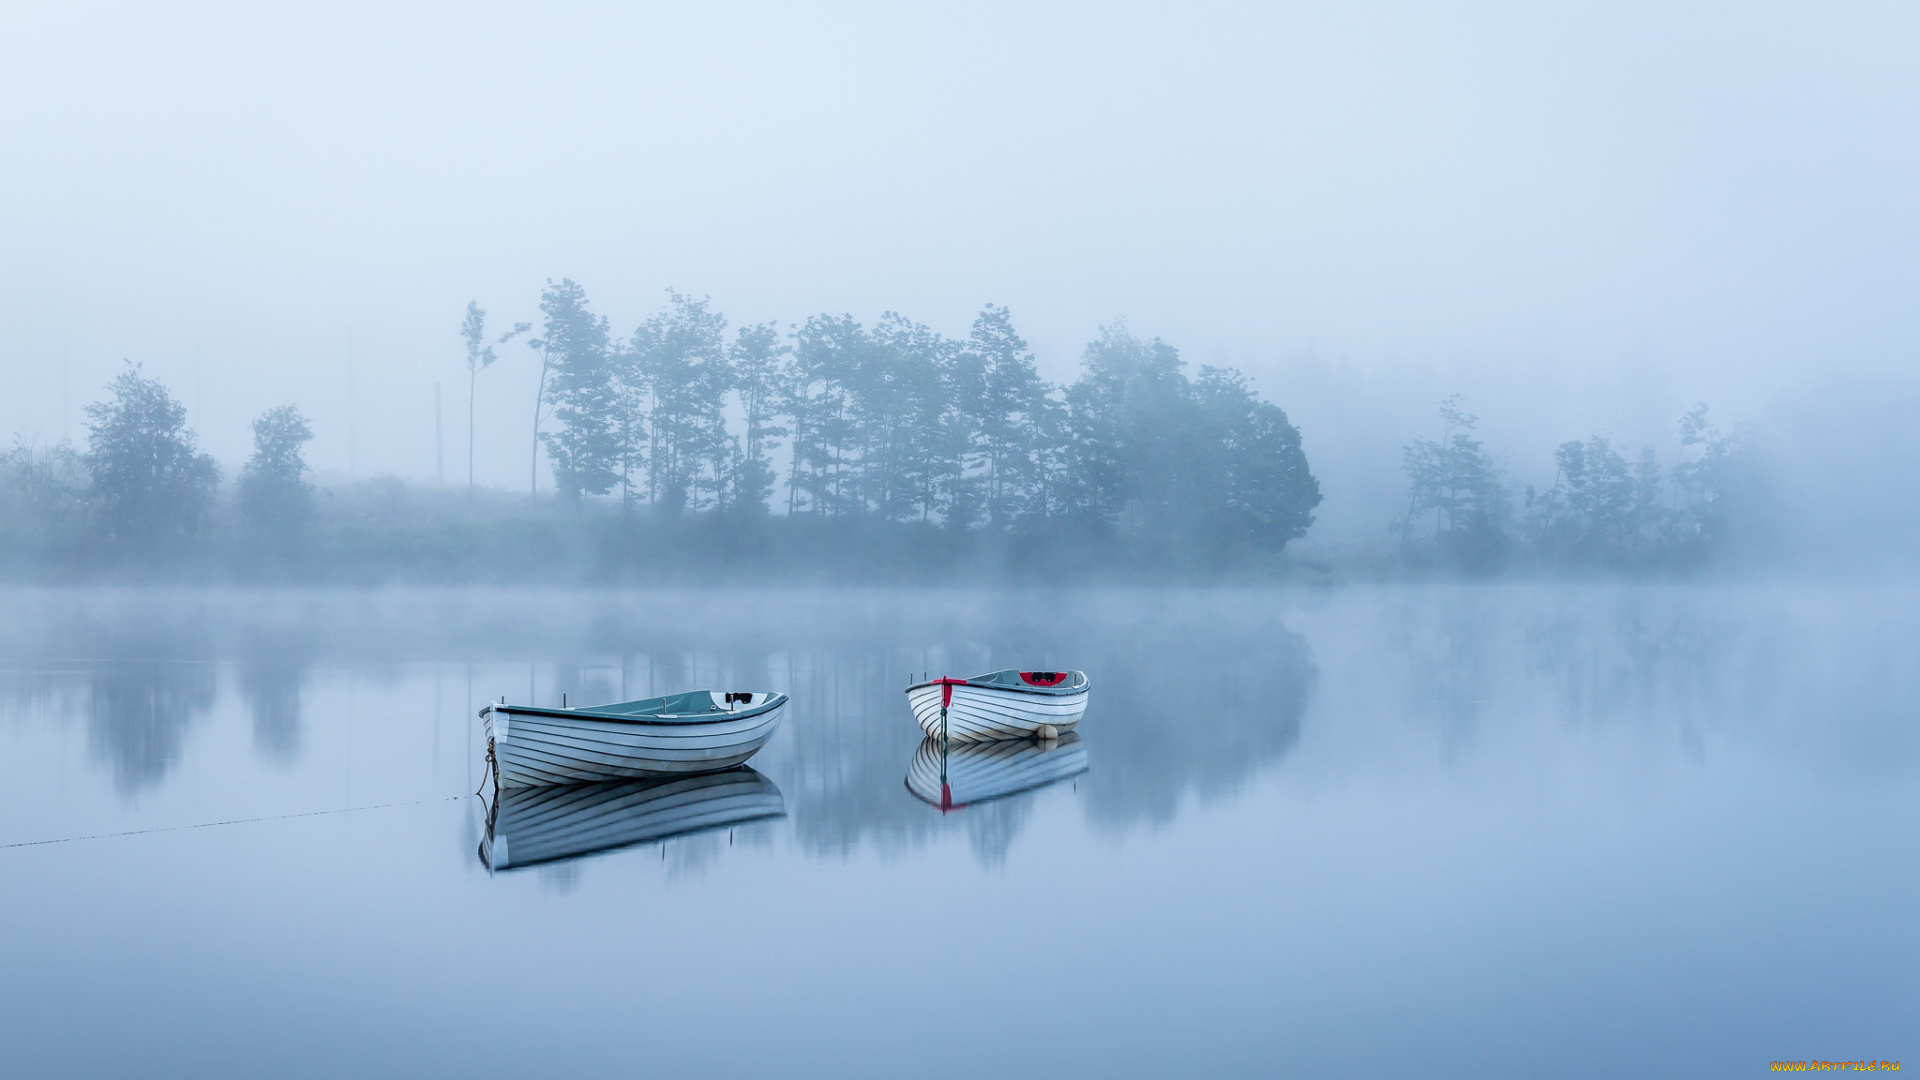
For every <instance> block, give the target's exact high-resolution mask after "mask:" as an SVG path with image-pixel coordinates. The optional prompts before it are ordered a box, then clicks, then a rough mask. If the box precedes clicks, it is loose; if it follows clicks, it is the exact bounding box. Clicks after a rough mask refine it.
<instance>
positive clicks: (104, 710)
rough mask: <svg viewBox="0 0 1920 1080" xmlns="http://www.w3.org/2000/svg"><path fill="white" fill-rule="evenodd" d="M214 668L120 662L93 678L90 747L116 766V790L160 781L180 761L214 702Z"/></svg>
mask: <svg viewBox="0 0 1920 1080" xmlns="http://www.w3.org/2000/svg"><path fill="white" fill-rule="evenodd" d="M215 686H216V683H215V678H214V668H213V665H211V664H195V663H119V664H110V665H107V666H105V667H103V668H101V669H99V670H98V671H96V672H95V673H94V674H93V675H92V678H91V685H90V688H89V689H90V693H89V695H88V705H87V748H88V752H89V753H90V754H91V755H92V757H93V759H94V760H95V761H104V762H106V763H107V764H108V765H109V766H110V767H111V768H112V770H113V786H114V790H116V791H118V792H119V793H121V794H122V795H132V794H135V793H138V792H139V791H141V790H142V789H145V788H150V787H153V786H155V785H157V784H159V782H160V780H161V779H162V778H163V777H165V776H166V774H167V771H168V770H169V769H171V768H173V767H174V766H175V765H176V764H178V763H179V761H180V745H181V742H182V740H183V738H184V736H185V734H186V730H187V728H188V727H189V726H191V725H192V723H193V721H194V720H195V719H196V718H197V717H199V716H200V715H201V714H203V713H205V712H207V711H208V710H209V709H211V708H212V707H213V698H214V691H215Z"/></svg>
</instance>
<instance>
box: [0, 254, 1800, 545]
mask: <svg viewBox="0 0 1920 1080" xmlns="http://www.w3.org/2000/svg"><path fill="white" fill-rule="evenodd" d="M540 311H541V315H542V321H541V325H540V326H539V327H538V328H536V327H534V326H533V325H531V324H527V323H520V324H515V325H513V326H511V327H508V328H506V329H504V331H502V332H494V331H491V330H489V328H488V325H487V317H486V312H485V311H484V310H483V309H481V308H480V306H479V305H478V304H477V303H474V304H469V305H468V307H467V311H466V316H465V319H464V320H463V321H462V322H461V324H460V329H459V342H460V345H461V347H462V348H463V350H464V359H465V362H466V368H467V374H468V387H467V390H468V439H469V444H470V445H469V454H468V460H469V476H468V478H467V484H466V486H465V488H449V487H448V486H446V485H409V484H405V483H402V482H400V481H398V480H394V479H392V478H386V479H382V480H375V481H369V482H364V483H359V484H355V485H351V487H349V488H348V489H345V490H339V491H321V492H317V491H316V489H315V486H314V484H313V482H312V479H311V476H310V470H309V469H308V467H307V465H306V463H305V460H304V456H303V451H304V447H305V444H306V443H307V442H308V441H309V440H311V439H312V437H313V433H312V430H311V427H310V424H309V421H308V420H307V418H306V417H305V416H304V415H303V414H302V413H301V412H300V410H299V409H298V408H297V407H296V406H295V405H291V404H289V405H283V406H279V407H277V408H274V409H271V410H269V411H267V412H266V413H264V414H263V415H261V416H260V417H258V418H257V419H255V420H254V421H253V435H254V452H253V455H252V456H251V457H250V458H249V459H248V461H247V462H246V463H245V465H244V466H243V467H242V468H241V469H240V471H239V473H238V475H237V476H236V477H234V478H233V481H232V483H231V484H224V483H223V477H222V475H221V470H220V469H219V467H218V466H217V465H216V463H215V462H214V460H213V459H212V458H211V457H210V456H209V455H207V454H205V453H202V452H200V451H199V450H198V448H197V441H196V439H195V436H194V433H193V431H192V429H191V428H190V427H189V425H188V423H187V416H186V410H185V408H184V407H183V406H182V405H181V404H180V403H179V402H178V401H177V400H175V399H174V398H173V396H172V395H171V394H170V393H169V392H168V391H167V389H166V388H165V387H164V386H162V385H161V384H160V383H159V382H158V381H156V380H154V379H150V378H147V377H145V376H144V375H143V374H142V373H141V371H140V369H139V367H138V366H137V365H133V364H129V365H128V367H127V369H126V370H125V371H123V372H122V373H121V374H120V375H119V376H118V377H117V378H116V379H115V380H114V381H113V382H112V383H111V384H110V386H109V387H108V396H107V397H106V398H105V399H103V400H101V401H99V402H96V403H94V404H93V405H90V406H88V408H87V415H88V420H89V434H88V438H87V445H86V447H85V448H84V449H78V448H75V447H73V446H70V445H65V444H62V445H57V446H54V447H50V448H36V447H30V446H26V445H22V444H18V443H16V445H15V446H14V448H13V449H12V450H11V451H10V452H8V453H7V454H6V455H5V456H4V458H0V567H3V568H4V569H5V571H6V572H7V574H8V576H10V577H12V578H14V579H16V580H18V579H33V578H51V579H77V578H106V579H116V578H120V579H127V578H133V579H137V578H141V577H149V576H152V575H154V574H155V573H161V574H163V575H164V576H168V577H174V578H180V577H184V578H188V579H204V580H315V581H344V582H369V583H370V582H378V581H389V580H418V581H484V580H497V581H553V582H564V581H588V580H592V581H609V580H642V581H644V580H665V579H668V578H675V577H684V576H689V575H691V576H693V577H696V578H711V577H714V576H735V575H745V576H752V577H780V578H786V579H791V578H795V577H799V578H808V577H820V578H830V579H839V580H845V579H849V578H863V579H871V580H924V579H926V578H927V577H928V576H929V575H931V576H933V577H939V576H941V575H947V574H962V575H967V576H975V577H978V576H1005V577H1010V578H1012V579H1032V578H1034V577H1035V576H1043V577H1046V578H1050V579H1058V578H1060V577H1062V576H1066V577H1075V578H1085V577H1088V576H1095V577H1098V576H1102V575H1105V574H1109V573H1111V574H1124V575H1128V576H1135V577H1137V576H1142V575H1144V576H1147V577H1153V576H1155V575H1163V576H1171V577H1179V578H1191V577H1194V576H1205V575H1212V574H1219V573H1223V572H1231V573H1235V574H1240V575H1244V574H1247V573H1253V574H1256V575H1260V576H1272V575H1283V574H1289V573H1294V574H1297V573H1308V574H1314V573H1318V574H1325V573H1327V572H1329V568H1328V567H1326V566H1324V565H1320V564H1317V563H1312V562H1309V563H1308V564H1306V565H1305V567H1304V569H1303V567H1302V566H1299V565H1292V564H1288V563H1284V562H1283V561H1281V560H1280V558H1279V556H1280V553H1281V552H1282V550H1283V549H1285V548H1286V547H1287V545H1288V544H1289V543H1291V542H1293V541H1295V540H1298V539H1299V538H1300V537H1302V536H1303V535H1305V534H1306V532H1307V530H1308V529H1309V527H1310V526H1311V525H1312V524H1313V512H1314V508H1315V507H1316V506H1318V505H1319V503H1320V501H1321V493H1320V487H1319V483H1318V482H1317V481H1316V480H1315V478H1314V476H1313V473H1312V471H1311V469H1310V468H1309V466H1308V462H1307V457H1306V454H1305V452H1304V451H1303V449H1302V446H1301V436H1300V432H1299V430H1298V429H1297V428H1296V427H1295V426H1294V425H1293V424H1292V423H1291V422H1290V421H1289V420H1288V418H1287V415H1286V413H1285V412H1284V411H1282V410H1281V409H1280V407H1279V406H1277V405H1275V404H1273V403H1271V402H1267V401H1264V400H1262V399H1261V398H1260V396H1259V395H1257V394H1256V393H1254V392H1253V390H1252V389H1251V388H1250V387H1249V386H1248V384H1247V381H1246V379H1245V378H1244V377H1242V376H1241V375H1240V374H1239V373H1238V372H1236V371H1233V370H1229V369H1221V368H1215V367H1206V366H1203V367H1201V368H1199V369H1198V371H1197V372H1194V373H1192V374H1189V373H1188V370H1187V366H1186V364H1185V362H1184V361H1183V360H1182V359H1181V357H1180V355H1179V353H1178V351H1177V350H1175V349H1174V348H1173V347H1172V346H1170V345H1168V344H1166V343H1165V342H1163V341H1160V340H1159V339H1157V338H1155V339H1152V340H1143V339H1141V338H1138V337H1136V336H1134V335H1133V334H1131V333H1130V332H1129V331H1128V330H1127V329H1126V328H1125V327H1124V326H1120V325H1115V326H1110V327H1106V328H1104V329H1102V330H1101V332H1100V333H1099V335H1098V336H1097V337H1096V338H1095V339H1094V340H1093V341H1091V342H1089V343H1088V344H1087V346H1086V348H1085V350H1084V351H1083V353H1082V356H1081V367H1080V373H1079V377H1078V378H1077V379H1076V380H1075V381H1074V382H1073V383H1072V384H1071V385H1067V386H1055V385H1052V384H1049V383H1047V382H1046V381H1045V380H1043V379H1041V378H1040V376H1039V374H1038V372H1037V369H1036V365H1035V362H1034V358H1033V355H1032V353H1031V352H1030V350H1029V349H1028V347H1027V344H1026V342H1025V341H1023V340H1022V339H1021V337H1020V336H1019V334H1018V333H1017V332H1016V331H1015V328H1014V326H1013V323H1012V319H1011V317H1010V314H1009V312H1008V310H1007V309H1006V308H1004V307H997V306H992V305H989V306H987V307H985V308H984V309H983V310H982V311H981V312H980V314H979V316H978V317H977V318H976V319H975V320H974V323H973V326H972V329H971V332H970V333H969V334H968V336H967V337H965V338H948V337H945V336H943V335H941V334H939V333H936V332H935V331H933V330H931V329H929V328H928V327H926V326H925V325H923V324H920V323H915V322H911V321H909V320H907V319H905V318H903V317H901V316H899V315H897V314H893V313H888V314H886V315H884V316H883V317H882V318H881V319H880V320H879V321H878V322H877V323H876V324H874V325H872V326H865V325H862V324H861V323H859V322H856V321H855V320H854V319H852V318H851V317H849V316H845V315H840V316H833V315H818V316H814V317H813V318H810V319H807V320H806V321H805V322H804V323H801V324H798V325H795V326H792V327H790V328H789V330H788V331H787V332H785V333H782V332H781V331H780V329H779V328H778V326H777V325H776V324H774V323H759V324H754V325H748V326H741V327H738V328H736V329H733V330H732V332H731V333H729V327H728V322H727V319H726V318H725V316H724V315H722V314H721V313H719V312H717V311H714V310H713V309H712V308H711V306H710V304H709V302H708V301H707V300H705V299H694V298H691V297H688V296H683V295H681V294H679V293H673V292H670V293H669V294H668V303H667V304H666V305H665V307H664V309H663V310H661V311H660V312H658V313H657V314H655V315H654V316H652V317H651V318H649V319H647V320H645V321H644V322H642V323H641V324H640V325H639V326H637V327H636V328H635V329H634V330H633V331H632V332H631V333H630V334H628V335H627V336H625V337H620V336H617V335H616V334H615V333H614V332H613V330H612V328H611V326H610V325H609V323H608V320H607V319H606V318H605V317H604V316H601V315H597V314H595V313H593V311H592V310H591V309H590V307H589V305H588V301H587V297H586V294H585V291H584V290H583V289H582V288H581V287H580V286H578V285H577V284H575V283H574V282H572V281H561V282H559V283H557V284H556V283H551V282H550V283H549V284H548V286H547V288H546V289H545V290H544V291H543V293H542V295H541V300H540ZM516 341H523V342H524V344H525V345H526V346H528V347H530V348H531V350H532V356H533V358H534V360H535V361H536V362H537V363H538V364H539V371H540V376H539V382H538V392H537V395H536V397H535V398H534V400H532V401H530V402H528V403H527V405H528V411H527V413H526V414H524V415H525V416H526V421H525V426H524V427H523V428H521V431H520V433H519V435H518V436H517V437H518V438H520V439H524V440H525V443H524V445H526V446H527V447H528V448H529V450H530V451H531V453H530V455H529V461H528V467H529V472H528V482H527V487H526V489H524V491H525V493H524V494H522V495H513V494H509V493H506V492H501V491H498V490H492V489H481V488H477V487H476V486H475V485H474V484H473V482H472V475H471V459H472V452H471V451H472V447H471V442H472V440H473V439H475V438H476V437H478V435H477V433H475V432H474V431H473V430H472V423H473V421H472V417H473V410H472V402H473V399H474V396H475V394H476V392H477V385H478V382H479V380H480V378H481V377H482V374H483V372H485V371H486V369H487V368H489V367H490V366H491V365H492V364H494V363H495V362H496V361H497V360H498V358H499V350H500V349H501V348H503V347H505V346H507V345H509V344H511V343H514V342H516ZM1440 419H1441V429H1440V433H1439V434H1440V437H1439V438H1438V439H1437V440H1433V439H1416V440H1414V441H1413V442H1412V443H1410V444H1409V445H1407V446H1406V448H1405V455H1404V467H1405V470H1406V473H1407V476H1408V479H1409V481H1410V487H1409V495H1408V501H1407V506H1406V512H1405V514H1404V515H1402V516H1401V517H1400V518H1398V519H1397V520H1395V521H1394V522H1392V523H1391V526H1390V532H1389V535H1390V536H1391V542H1390V543H1387V544H1383V545H1382V546H1381V547H1380V548H1379V549H1378V550H1377V551H1375V552H1373V553H1371V554H1370V555H1369V556H1368V557H1367V558H1366V559H1365V560H1364V562H1365V563H1366V564H1367V565H1368V566H1370V567H1372V568H1373V569H1374V570H1376V571H1377V570H1381V569H1385V568H1387V567H1388V566H1389V564H1391V565H1392V566H1398V567H1401V568H1403V569H1418V568H1435V569H1446V570H1452V571H1466V572H1484V571H1489V570H1494V569H1500V568H1505V567H1514V566H1524V565H1536V566H1549V567H1555V568H1571V567H1600V568H1628V569H1643V568H1647V567H1650V566H1672V567H1680V566H1690V565H1697V564H1699V563H1700V562H1702V561H1704V559H1705V558H1706V557H1707V556H1708V555H1709V554H1711V553H1712V552H1714V551H1715V550H1717V549H1719V548H1721V547H1724V546H1725V545H1726V543H1727V540H1728V537H1729V535H1730V534H1732V533H1733V532H1736V531H1738V529H1739V528H1740V526H1739V525H1738V524H1737V522H1739V521H1744V520H1747V519H1748V518H1751V517H1752V515H1751V514H1750V513H1749V514H1745V515H1744V516H1743V512H1742V511H1741V508H1742V507H1743V506H1746V505H1748V504H1753V503H1755V502H1756V501H1757V494H1756V493H1757V491H1758V490H1759V488H1760V487H1761V486H1762V484H1761V481H1760V479H1759V478H1760V471H1759V469H1758V467H1757V465H1756V461H1757V458H1758V455H1757V453H1756V451H1755V447H1756V445H1757V443H1756V440H1755V439H1754V438H1753V437H1752V436H1751V434H1750V433H1748V432H1744V431H1743V432H1736V433H1734V434H1730V435H1729V434H1723V433H1721V432H1719V431H1718V430H1717V429H1715V428H1713V427H1712V426H1711V425H1710V424H1708V423H1707V421H1706V418H1705V407H1704V406H1701V407H1700V408H1698V409H1696V410H1694V411H1693V412H1691V413H1689V414H1688V415H1687V417H1686V418H1684V419H1683V420H1682V443H1683V446H1685V447H1686V448H1687V449H1688V450H1689V451H1690V452H1691V453H1690V456H1687V457H1685V458H1684V459H1683V460H1682V461H1680V462H1679V463H1677V464H1676V466H1675V467H1674V468H1672V469H1671V470H1663V469H1662V468H1661V466H1660V465H1659V463H1658V461H1657V460H1656V459H1655V458H1654V457H1653V455H1652V451H1644V452H1643V453H1642V454H1641V455H1640V456H1639V457H1638V458H1636V459H1635V460H1632V461H1628V460H1627V459H1625V458H1624V457H1622V456H1621V455H1620V454H1619V453H1618V452H1617V451H1616V450H1614V448H1613V447H1612V446H1611V445H1610V444H1609V443H1608V442H1607V440H1605V439H1602V438H1598V437H1596V438H1593V439H1590V440H1587V441H1585V442H1570V443H1567V444H1565V445H1563V446H1561V447H1560V448H1559V449H1558V450H1557V451H1556V462H1557V465H1558V475H1557V478H1556V480H1555V482H1554V484H1553V485H1552V486H1551V488H1549V489H1547V490H1545V491H1535V490H1533V489H1531V488H1529V489H1527V490H1525V491H1524V492H1521V491H1518V490H1516V489H1515V487H1514V485H1513V483H1512V482H1511V481H1510V479H1509V478H1508V476H1507V475H1506V473H1505V472H1504V471H1503V470H1502V469H1501V468H1500V467H1499V466H1498V464H1497V463H1496V462H1495V461H1494V460H1493V459H1492V458H1491V457H1490V456H1489V455H1488V454H1487V453H1486V451H1485V450H1484V449H1483V447H1482V444H1481V443H1480V442H1479V440H1478V439H1477V438H1476V435H1475V425H1476V421H1475V419H1474V417H1472V416H1471V415H1469V414H1467V413H1466V412H1465V411H1464V409H1463V407H1462V403H1461V402H1460V401H1459V400H1458V399H1457V398H1456V399H1450V400H1449V401H1447V402H1445V403H1443V405H1442V406H1441V410H1440ZM503 434H504V433H502V432H500V431H498V430H494V431H489V432H487V433H486V435H485V437H487V438H495V439H497V438H501V437H503ZM507 437H513V436H507ZM540 449H544V450H545V451H546V455H545V457H546V464H547V465H548V470H547V477H546V480H547V485H548V489H547V490H546V491H545V492H542V491H541V484H542V475H541V471H540V464H541V456H540V454H539V450H540Z"/></svg>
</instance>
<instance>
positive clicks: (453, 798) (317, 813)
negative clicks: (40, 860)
mask: <svg viewBox="0 0 1920 1080" xmlns="http://www.w3.org/2000/svg"><path fill="white" fill-rule="evenodd" d="M472 797H473V796H471V795H449V796H447V797H446V798H444V799H439V800H428V799H415V800H413V801H412V802H390V803H377V804H375V805H373V806H347V807H342V808H341V809H338V810H306V811H303V812H301V813H298V814H274V815H271V816H269V817H250V818H233V819H231V820H228V821H202V822H199V823H197V824H194V825H162V826H160V827H158V828H153V829H129V830H127V831H126V832H103V833H94V834H92V835H90V836H63V837H60V838H58V839H55V840H22V841H20V842H19V843H16V844H0V851H5V850H7V849H8V848H23V847H41V846H44V845H46V844H73V843H78V842H79V841H81V840H110V839H112V838H114V837H116V836H145V835H147V834H148V833H163V832H183V831H186V830H188V829H211V828H214V827H215V826H218V825H251V824H254V823H255V822H260V821H290V820H292V819H293V818H307V817H324V816H326V815H328V814H352V813H357V812H358V811H361V810H390V809H392V808H394V807H396V806H419V805H420V804H421V803H424V802H430V801H438V802H457V801H459V800H461V799H470V798H472Z"/></svg>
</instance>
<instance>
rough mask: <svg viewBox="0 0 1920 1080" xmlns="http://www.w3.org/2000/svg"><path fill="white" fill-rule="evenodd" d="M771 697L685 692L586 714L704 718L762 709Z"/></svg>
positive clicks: (602, 707) (597, 708)
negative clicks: (719, 713)
mask: <svg viewBox="0 0 1920 1080" xmlns="http://www.w3.org/2000/svg"><path fill="white" fill-rule="evenodd" d="M772 697H773V695H772V694H767V693H751V692H748V691H744V690H725V691H722V690H689V691H687V692H686V693H684V694H668V695H667V696H665V697H654V698H642V699H641V700H639V701H620V702H615V703H614V704H612V705H596V706H594V707H593V708H592V709H591V710H588V711H591V712H601V713H617V714H619V715H621V716H706V715H709V714H711V713H716V712H737V711H739V710H741V709H751V708H754V707H756V706H760V705H765V704H766V703H767V701H768V700H769V699H771V698H772Z"/></svg>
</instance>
